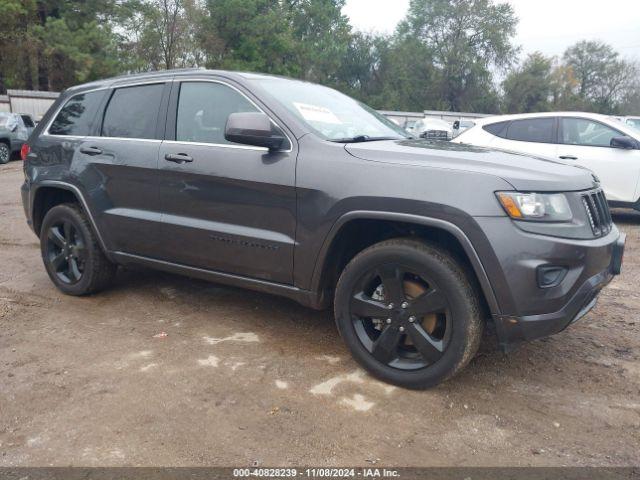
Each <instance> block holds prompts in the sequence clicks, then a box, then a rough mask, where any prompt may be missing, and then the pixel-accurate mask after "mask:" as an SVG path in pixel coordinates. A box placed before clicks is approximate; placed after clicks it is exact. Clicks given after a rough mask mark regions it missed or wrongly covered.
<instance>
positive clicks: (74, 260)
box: [40, 203, 117, 296]
mask: <svg viewBox="0 0 640 480" xmlns="http://www.w3.org/2000/svg"><path fill="white" fill-rule="evenodd" d="M40 250H41V253H42V260H43V262H44V265H45V268H46V270H47V273H48V274H49V278H51V281H52V282H53V283H54V284H55V286H56V287H58V289H59V290H61V291H62V292H64V293H66V294H68V295H78V296H79V295H89V294H91V293H95V292H98V291H100V290H103V289H104V288H106V287H107V286H109V285H110V284H111V282H112V281H113V278H114V277H115V273H116V270H117V266H116V265H115V264H113V263H111V262H110V261H109V260H108V259H107V257H106V256H105V255H104V252H103V251H102V249H101V248H100V245H99V243H98V239H97V237H96V235H95V234H94V232H93V229H92V228H91V224H90V223H89V220H88V219H87V217H86V215H85V213H84V212H83V211H82V209H81V208H80V207H79V206H78V205H77V204H72V203H67V204H62V205H57V206H55V207H53V208H52V209H51V210H49V211H48V212H47V214H46V215H45V217H44V220H43V221H42V228H41V230H40Z"/></svg>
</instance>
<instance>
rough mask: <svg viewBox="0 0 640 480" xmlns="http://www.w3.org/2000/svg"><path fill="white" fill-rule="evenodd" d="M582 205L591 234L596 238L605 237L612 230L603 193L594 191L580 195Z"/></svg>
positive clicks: (611, 221)
mask: <svg viewBox="0 0 640 480" xmlns="http://www.w3.org/2000/svg"><path fill="white" fill-rule="evenodd" d="M582 203H583V204H584V208H585V209H586V211H587V216H588V217H589V223H590V224H591V230H592V231H593V234H594V235H595V236H596V237H602V236H604V235H607V234H608V233H609V232H610V231H611V229H612V228H613V220H612V219H611V212H610V211H609V206H608V205H607V199H606V197H605V196H604V192H603V191H602V190H596V191H592V192H588V193H585V194H583V195H582Z"/></svg>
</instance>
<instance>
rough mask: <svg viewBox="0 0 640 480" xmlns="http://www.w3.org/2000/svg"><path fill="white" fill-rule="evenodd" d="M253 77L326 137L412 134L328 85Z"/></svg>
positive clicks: (336, 139) (360, 138) (377, 137)
mask: <svg viewBox="0 0 640 480" xmlns="http://www.w3.org/2000/svg"><path fill="white" fill-rule="evenodd" d="M254 80H255V81H256V82H257V83H259V84H260V86H261V87H262V88H263V89H265V90H266V91H267V93H269V94H270V95H271V96H273V97H274V98H275V99H276V100H277V101H278V102H280V103H281V104H282V105H284V106H285V107H286V108H287V109H288V110H289V111H290V112H291V113H293V114H294V115H295V116H296V117H297V118H299V119H300V120H301V121H302V122H303V123H304V124H306V125H307V126H308V127H309V128H311V129H312V130H313V131H315V132H316V133H318V134H319V135H320V136H322V137H323V138H325V139H326V140H331V141H334V142H350V141H353V142H363V141H372V140H383V139H384V140H386V139H404V138H410V137H411V136H410V135H409V134H408V133H407V132H406V131H405V130H404V129H402V128H401V127H399V126H398V125H396V124H395V123H393V122H392V121H391V120H389V119H387V118H386V117H384V116H383V115H381V114H379V113H378V112H376V111H375V110H373V109H372V108H370V107H368V106H366V105H365V104H363V103H361V102H358V101H357V100H354V99H353V98H350V97H347V96H346V95H343V94H342V93H340V92H338V91H336V90H333V89H331V88H327V87H323V86H321V85H316V84H313V83H307V82H302V81H296V80H285V79H280V78H270V77H260V78H257V79H254Z"/></svg>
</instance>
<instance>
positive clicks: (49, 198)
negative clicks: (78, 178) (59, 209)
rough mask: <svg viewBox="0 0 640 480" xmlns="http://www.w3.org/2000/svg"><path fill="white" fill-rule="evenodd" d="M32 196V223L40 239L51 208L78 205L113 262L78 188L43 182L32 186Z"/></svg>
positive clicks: (59, 182)
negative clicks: (41, 230) (70, 204)
mask: <svg viewBox="0 0 640 480" xmlns="http://www.w3.org/2000/svg"><path fill="white" fill-rule="evenodd" d="M31 195H32V199H31V207H30V210H31V222H32V226H33V230H34V232H35V233H36V235H38V237H39V236H40V229H41V228H42V221H43V220H44V217H45V215H46V214H47V212H48V211H49V210H51V208H53V207H55V206H56V205H60V204H63V203H77V204H78V205H79V206H80V207H81V208H82V211H83V212H84V213H85V215H86V216H87V218H88V219H89V223H90V224H91V227H92V228H93V230H94V231H95V233H96V236H97V237H98V241H99V243H100V247H102V251H103V252H104V253H105V255H106V256H107V257H108V258H109V259H110V260H111V258H110V257H111V255H110V254H109V251H108V250H107V248H106V245H105V243H104V240H103V237H102V235H101V233H100V229H99V228H98V226H97V224H96V222H95V220H94V218H93V215H92V214H91V210H90V209H89V206H88V204H87V202H86V200H85V198H84V195H82V192H81V191H80V189H79V188H78V187H76V186H75V185H71V184H70V183H66V182H61V181H57V180H56V181H54V180H49V181H43V182H41V183H38V184H37V185H33V186H32V193H31Z"/></svg>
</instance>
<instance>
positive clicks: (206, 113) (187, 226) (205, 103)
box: [159, 80, 296, 284]
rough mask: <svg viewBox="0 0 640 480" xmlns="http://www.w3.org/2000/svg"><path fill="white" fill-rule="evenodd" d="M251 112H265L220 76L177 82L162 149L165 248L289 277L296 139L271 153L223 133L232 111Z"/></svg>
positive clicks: (261, 274)
mask: <svg viewBox="0 0 640 480" xmlns="http://www.w3.org/2000/svg"><path fill="white" fill-rule="evenodd" d="M255 111H265V113H267V114H269V113H268V112H266V108H265V107H264V106H259V103H258V101H257V99H255V98H253V97H250V94H249V92H245V91H243V90H241V89H240V87H239V86H237V85H232V84H231V83H228V82H226V81H222V80H220V81H211V80H209V81H207V80H190V81H186V80H185V81H181V82H175V85H174V88H173V91H172V94H171V101H170V107H169V116H168V122H167V140H165V141H164V142H163V144H162V146H161V149H160V164H159V171H160V175H161V178H160V199H159V201H160V206H161V209H162V212H163V227H162V238H163V244H162V248H163V255H164V258H165V259H166V260H168V261H172V262H176V263H180V264H183V265H188V266H192V267H199V268H204V269H209V270H215V271H220V272H225V273H232V274H238V275H242V276H246V277H252V278H259V279H265V280H270V281H274V282H278V283H286V284H290V283H292V275H293V249H294V244H295V240H294V238H295V228H296V195H295V161H296V146H295V145H294V144H292V143H291V141H290V140H289V142H288V145H287V147H285V148H284V149H283V150H284V151H281V152H269V151H268V150H267V149H266V148H260V147H252V146H246V145H238V144H234V143H231V142H229V141H227V140H225V138H224V129H225V125H226V122H227V118H228V116H229V115H230V114H231V113H235V112H255ZM271 118H272V119H273V116H272V117H271ZM274 123H276V122H274ZM288 136H289V138H293V136H292V135H290V134H289V135H288ZM180 159H184V161H181V160H180Z"/></svg>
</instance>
